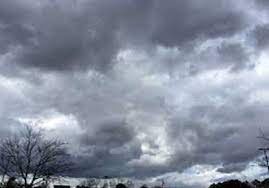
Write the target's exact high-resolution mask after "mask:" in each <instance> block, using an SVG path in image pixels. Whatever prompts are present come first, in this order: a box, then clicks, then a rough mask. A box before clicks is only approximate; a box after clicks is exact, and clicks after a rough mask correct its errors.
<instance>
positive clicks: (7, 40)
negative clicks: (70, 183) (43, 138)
mask: <svg viewBox="0 0 269 188" xmlns="http://www.w3.org/2000/svg"><path fill="white" fill-rule="evenodd" d="M265 6H266V2H265V1H254V0H253V1H251V2H250V3H247V2H246V1H245V0H240V1H237V2H235V1H230V0H228V1H227V0H225V1H224V0H220V1H214V0H206V1H203V2H201V1H198V0H180V1H179V0H171V1H161V0H149V1H140V0H128V1H126V0H112V1H105V0H91V1H84V0H80V1H71V0H67V1H64V2H63V1H57V0H55V1H51V0H45V1H33V0H26V1H24V2H21V1H16V0H15V1H12V2H11V1H8V0H3V1H1V2H0V90H1V93H0V112H1V113H0V114H1V117H0V123H1V127H0V129H1V134H0V136H1V137H4V136H6V135H8V134H9V133H10V132H12V131H14V130H16V129H17V127H20V123H23V122H39V126H41V127H42V128H44V129H46V131H47V133H48V136H51V137H54V136H57V137H59V138H62V139H65V140H68V142H70V152H72V153H73V156H74V158H75V159H76V161H77V162H78V166H79V167H80V168H79V169H80V170H78V171H76V172H74V173H73V174H72V175H73V176H76V177H78V176H84V177H85V176H105V175H108V176H130V177H136V178H148V177H157V176H162V175H164V174H169V173H174V174H177V173H178V174H180V173H182V172H185V171H186V170H187V169H190V168H193V167H195V166H197V165H198V166H199V165H212V166H214V167H216V168H215V171H214V172H215V173H220V174H225V175H227V174H232V173H235V172H237V173H240V172H242V171H244V170H245V169H246V168H247V167H248V165H249V163H250V162H252V161H253V160H255V159H256V158H257V157H258V156H259V153H258V152H257V147H259V145H260V143H259V140H257V138H256V137H257V135H258V134H259V129H262V130H264V131H265V132H269V129H268V126H267V123H268V122H269V119H268V115H267V114H268V104H269V101H268V99H267V98H268V93H269V86H268V84H267V81H268V73H269V70H268V66H267V64H266V63H267V60H268V58H269V56H268V55H267V51H268V46H269V45H268V44H269V42H268V39H267V38H268V37H267V36H269V29H268V28H269V27H268V24H269V22H268V13H267V11H266V10H265V9H264V7H265ZM212 178H213V177H212Z"/></svg>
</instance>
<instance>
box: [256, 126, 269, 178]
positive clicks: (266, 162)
mask: <svg viewBox="0 0 269 188" xmlns="http://www.w3.org/2000/svg"><path fill="white" fill-rule="evenodd" d="M258 138H259V139H260V141H261V143H266V145H268V144H269V137H267V136H266V135H265V134H264V133H263V131H262V130H260V136H259V137H258ZM263 145H264V144H263ZM259 150H260V151H262V152H263V157H262V159H259V160H258V163H259V165H260V166H261V167H264V168H267V170H268V173H269V157H268V153H267V152H268V151H269V146H265V147H261V148H259Z"/></svg>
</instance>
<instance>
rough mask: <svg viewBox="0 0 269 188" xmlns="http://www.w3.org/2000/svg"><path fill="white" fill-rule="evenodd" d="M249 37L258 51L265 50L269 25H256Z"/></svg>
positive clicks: (267, 43)
mask: <svg viewBox="0 0 269 188" xmlns="http://www.w3.org/2000/svg"><path fill="white" fill-rule="evenodd" d="M250 36H251V37H252V38H251V39H252V41H253V43H254V44H255V45H256V47H257V48H258V49H259V50H261V49H264V48H267V47H268V45H269V40H268V36H269V25H268V24H265V25H257V26H256V27H255V29H254V30H253V31H252V33H251V34H250Z"/></svg>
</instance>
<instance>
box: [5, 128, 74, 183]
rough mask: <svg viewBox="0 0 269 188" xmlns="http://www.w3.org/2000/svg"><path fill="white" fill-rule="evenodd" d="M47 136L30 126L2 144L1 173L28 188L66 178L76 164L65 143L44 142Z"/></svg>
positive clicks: (57, 141) (55, 141) (46, 140)
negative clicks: (18, 180)
mask: <svg viewBox="0 0 269 188" xmlns="http://www.w3.org/2000/svg"><path fill="white" fill-rule="evenodd" d="M42 133H43V132H42V131H40V130H38V131H36V130H34V129H33V128H32V127H30V126H26V127H25V129H24V130H23V131H21V132H20V133H18V134H15V135H13V136H11V137H9V138H6V139H4V140H2V141H1V143H0V173H1V174H3V177H2V178H3V179H4V177H5V175H6V176H9V177H11V176H16V177H18V178H19V179H21V181H22V182H23V186H24V187H25V188H29V187H33V186H35V185H37V184H40V183H44V182H46V183H47V181H48V180H49V179H52V178H55V177H58V176H61V175H64V174H65V173H66V172H68V171H69V170H70V169H71V166H72V162H71V160H70V157H69V155H68V153H67V150H66V147H65V145H66V144H65V143H64V142H61V141H59V140H48V139H45V138H44V135H43V134H42Z"/></svg>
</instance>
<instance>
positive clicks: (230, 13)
mask: <svg viewBox="0 0 269 188" xmlns="http://www.w3.org/2000/svg"><path fill="white" fill-rule="evenodd" d="M30 2H31V1H30ZM29 4H30V5H29ZM29 4H27V3H25V4H23V3H19V2H15V3H8V2H6V1H3V2H1V7H2V9H4V10H5V11H3V13H2V16H1V22H2V25H3V26H2V29H1V32H2V34H1V37H2V41H3V42H2V43H1V49H2V50H1V51H2V53H7V52H13V51H14V49H16V50H15V51H14V52H13V55H14V56H15V57H14V58H13V59H12V61H14V62H16V63H17V64H19V65H22V66H30V67H37V68H41V69H47V70H70V69H79V70H83V69H84V70H85V69H86V68H88V67H90V68H93V69H96V70H101V71H102V70H107V69H109V67H110V66H112V65H113V64H114V63H115V61H116V60H115V57H116V56H117V53H118V52H119V50H120V49H122V47H126V45H127V47H128V45H135V46H138V45H139V46H142V47H143V46H145V45H148V44H151V45H153V44H157V45H163V46H166V47H178V48H180V49H184V48H185V44H191V43H193V42H200V41H204V40H208V39H214V38H219V37H225V38H226V37H230V36H233V35H234V34H236V33H238V32H240V31H241V30H242V29H243V28H245V27H246V26H247V16H245V15H244V12H242V11H240V10H238V9H237V8H234V7H236V6H233V4H232V3H231V2H230V1H228V2H226V1H225V2H224V1H219V2H216V1H211V0H209V1H206V2H203V3H201V2H197V1H177V0H173V1H169V2H163V1H148V2H147V3H145V2H141V1H135V0H132V1H127V2H126V1H122V0H115V1H113V2H109V3H108V2H104V1H90V2H79V1H74V2H72V1H67V2H64V3H63V2H60V1H45V2H42V3H39V4H35V3H33V5H31V3H29ZM212 7H215V8H212ZM15 10H16V11H15Z"/></svg>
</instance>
